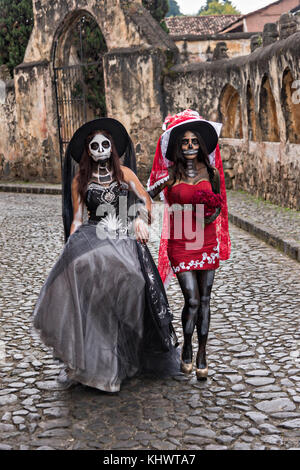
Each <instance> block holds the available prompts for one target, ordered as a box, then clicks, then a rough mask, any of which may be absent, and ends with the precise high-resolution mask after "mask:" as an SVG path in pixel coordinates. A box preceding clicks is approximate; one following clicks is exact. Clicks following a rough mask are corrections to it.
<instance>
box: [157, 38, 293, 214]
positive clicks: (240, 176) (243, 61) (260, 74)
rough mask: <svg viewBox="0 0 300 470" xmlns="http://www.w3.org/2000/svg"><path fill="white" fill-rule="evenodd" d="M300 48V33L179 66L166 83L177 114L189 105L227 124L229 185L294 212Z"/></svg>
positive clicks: (171, 108)
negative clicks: (224, 56) (230, 55)
mask: <svg viewBox="0 0 300 470" xmlns="http://www.w3.org/2000/svg"><path fill="white" fill-rule="evenodd" d="M299 51H300V33H296V34H294V35H292V36H291V37H289V38H288V39H286V40H284V41H278V42H277V43H274V44H272V45H270V46H267V47H264V48H259V49H256V50H255V51H254V52H253V53H252V54H250V55H249V56H246V57H239V58H236V59H232V60H222V61H216V62H212V63H205V64H204V63H201V64H189V65H177V66H175V67H173V68H172V69H171V71H170V73H169V74H168V75H167V76H166V78H165V82H164V90H165V100H166V106H167V110H168V112H169V113H173V112H178V111H180V110H183V109H185V108H187V107H189V108H191V109H196V110H198V111H199V112H200V113H201V114H202V115H203V116H204V117H205V118H207V119H210V120H216V121H219V122H223V125H224V126H223V131H222V137H223V138H226V140H225V141H224V145H225V147H226V149H227V150H226V152H227V153H226V155H227V157H226V160H225V161H226V165H225V166H226V169H225V172H226V178H227V183H228V187H234V188H241V189H247V190H248V191H250V192H251V193H253V194H255V195H257V196H261V197H265V198H266V199H268V200H272V201H273V202H276V203H278V204H281V205H284V206H287V207H294V208H295V207H296V208H299V207H300V201H299V183H298V182H299V180H300V151H299V148H300V145H299V144H300V132H299V131H300V128H299V126H300V121H299V107H300V104H295V103H297V102H298V103H300V99H299V98H300V94H299V92H298V91H297V88H298V89H300V86H299V85H300V82H298V85H297V83H296V80H299V79H300V70H299ZM293 86H295V87H296V88H293ZM297 100H298V101H297ZM293 101H294V103H293ZM227 139H239V140H234V141H230V140H227ZM237 143H239V145H237ZM222 145H223V141H222ZM240 149H242V150H240ZM228 155H229V157H228ZM274 188H276V190H275V189H274Z"/></svg>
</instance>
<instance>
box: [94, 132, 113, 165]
mask: <svg viewBox="0 0 300 470" xmlns="http://www.w3.org/2000/svg"><path fill="white" fill-rule="evenodd" d="M89 151H90V154H91V157H92V159H93V160H95V162H99V161H101V160H102V161H103V160H107V159H109V158H110V156H111V142H110V140H109V139H108V138H107V137H105V135H103V134H96V135H95V136H94V137H93V139H92V140H91V142H90V143H89Z"/></svg>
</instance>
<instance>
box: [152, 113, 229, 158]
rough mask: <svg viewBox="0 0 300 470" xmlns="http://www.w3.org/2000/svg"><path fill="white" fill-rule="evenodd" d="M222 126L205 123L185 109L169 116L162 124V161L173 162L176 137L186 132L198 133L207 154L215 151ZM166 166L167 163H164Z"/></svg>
mask: <svg viewBox="0 0 300 470" xmlns="http://www.w3.org/2000/svg"><path fill="white" fill-rule="evenodd" d="M221 129H222V124H221V123H218V122H211V121H206V120H205V119H203V118H202V117H201V116H200V115H199V113H198V112H197V111H193V110H191V109H186V110H185V111H183V112H181V113H178V114H175V115H173V116H171V115H169V116H167V117H166V119H165V122H164V124H163V130H165V132H164V133H163V134H162V136H161V142H160V145H161V152H162V156H163V158H164V159H167V160H168V161H169V162H170V161H171V162H172V161H173V150H174V145H175V142H176V139H177V137H178V135H180V134H182V133H184V132H186V131H188V130H189V131H192V132H193V131H196V132H198V133H199V134H200V135H201V137H202V138H203V140H204V143H205V145H206V148H207V152H208V154H211V153H212V152H214V150H215V149H216V146H217V144H218V140H219V135H220V133H221ZM165 163H166V164H167V166H169V165H168V162H165Z"/></svg>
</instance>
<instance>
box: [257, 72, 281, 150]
mask: <svg viewBox="0 0 300 470" xmlns="http://www.w3.org/2000/svg"><path fill="white" fill-rule="evenodd" d="M259 122H260V128H261V136H262V140H263V141H265V142H279V140H280V138H279V126H278V120H277V111H276V103H275V99H274V96H273V92H272V89H271V85H270V80H269V78H268V76H267V75H264V77H263V79H262V85H261V90H260V110H259Z"/></svg>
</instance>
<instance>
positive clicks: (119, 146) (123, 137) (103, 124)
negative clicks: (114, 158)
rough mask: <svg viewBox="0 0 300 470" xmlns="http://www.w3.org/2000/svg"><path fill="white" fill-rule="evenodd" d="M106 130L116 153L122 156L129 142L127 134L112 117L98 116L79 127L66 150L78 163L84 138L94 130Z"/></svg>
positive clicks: (121, 125)
mask: <svg viewBox="0 0 300 470" xmlns="http://www.w3.org/2000/svg"><path fill="white" fill-rule="evenodd" d="M101 130H103V131H107V132H109V133H110V135H111V136H112V138H113V141H114V144H115V147H116V150H117V153H118V155H119V157H122V155H123V153H124V152H125V150H126V147H127V145H128V143H129V142H130V138H129V135H128V133H127V131H126V129H125V127H124V126H123V124H121V123H120V122H119V121H117V120H116V119H113V118H98V119H94V120H93V121H89V122H87V123H86V124H83V126H81V127H79V129H77V131H76V132H75V133H74V135H73V137H72V139H71V140H70V142H69V145H68V150H69V151H70V154H71V156H72V158H74V160H75V161H76V162H77V163H79V162H80V160H81V157H82V153H83V150H84V145H85V139H86V138H87V137H88V136H89V135H90V134H92V133H93V132H95V131H101Z"/></svg>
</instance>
